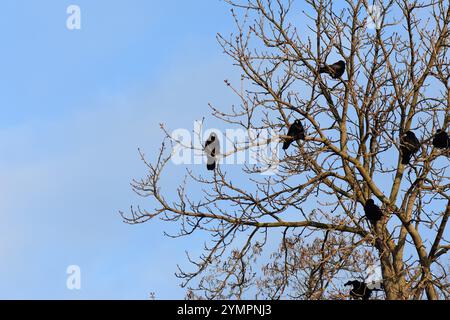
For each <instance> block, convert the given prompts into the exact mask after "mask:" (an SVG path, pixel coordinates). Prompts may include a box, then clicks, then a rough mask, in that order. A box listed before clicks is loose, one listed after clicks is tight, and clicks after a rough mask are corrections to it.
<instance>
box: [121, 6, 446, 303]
mask: <svg viewBox="0 0 450 320" xmlns="http://www.w3.org/2000/svg"><path fill="white" fill-rule="evenodd" d="M227 2H228V3H229V4H230V6H231V8H232V16H233V18H234V21H235V24H236V32H235V33H234V34H232V35H229V36H224V35H218V41H219V43H220V45H221V47H222V48H223V50H224V53H225V54H227V55H228V56H229V57H230V58H231V59H232V61H233V63H234V65H235V66H237V67H238V68H239V69H240V71H241V73H242V77H241V78H242V80H241V83H237V84H232V83H231V82H229V81H226V84H227V85H228V86H229V87H230V88H231V90H233V91H234V92H235V93H236V95H237V98H238V99H239V105H237V106H233V107H232V108H231V110H229V111H226V110H219V109H218V108H216V107H214V106H213V105H211V109H212V114H213V116H215V117H217V118H219V119H221V120H223V121H224V122H225V123H226V124H227V125H228V126H233V127H237V128H242V129H244V130H261V129H275V130H277V131H280V132H281V133H282V134H281V135H279V136H274V137H271V138H270V139H267V141H266V142H267V143H272V142H274V141H281V142H282V141H283V139H286V138H287V137H286V136H285V134H286V132H287V128H288V126H289V124H291V123H292V122H293V121H294V119H301V121H302V122H303V124H304V125H305V130H306V133H307V136H306V138H305V141H301V142H299V143H293V144H292V146H291V148H290V149H289V150H287V151H286V152H282V156H281V157H280V159H279V170H278V172H277V174H276V175H271V176H262V175H258V173H260V172H261V167H260V166H258V165H242V166H241V167H240V168H241V174H240V175H241V177H240V178H239V179H236V178H235V176H234V177H233V175H232V174H229V173H228V172H227V170H226V168H227V166H224V165H219V166H218V168H217V169H216V170H215V171H214V172H213V173H212V172H207V171H206V169H204V168H203V167H202V169H204V170H202V171H203V172H202V173H200V174H198V173H197V174H194V170H192V167H188V168H187V176H186V180H185V182H184V183H183V184H181V185H180V186H179V187H178V188H177V193H176V196H175V197H173V196H170V195H169V194H166V195H164V194H161V189H160V186H159V183H160V178H161V176H162V175H163V174H164V169H165V168H166V167H167V166H170V165H171V164H170V159H171V156H172V153H171V148H170V146H173V144H174V143H176V141H174V138H173V137H172V136H171V135H170V134H169V133H168V132H167V131H166V130H165V129H164V132H165V133H166V135H167V137H166V139H165V140H164V143H163V144H162V147H161V149H160V153H159V156H158V157H157V159H156V162H155V163H154V164H152V163H150V162H148V161H147V160H146V159H145V157H144V155H143V154H142V153H141V156H142V160H143V161H144V162H145V164H146V167H147V169H148V172H147V174H146V177H145V178H143V179H140V180H136V181H133V183H132V187H133V189H134V190H135V191H136V192H137V193H138V194H139V195H141V196H144V197H150V198H152V199H153V200H154V201H155V202H156V203H157V205H156V207H155V208H154V209H152V210H150V211H147V210H143V209H137V210H136V209H133V208H132V209H131V212H130V213H128V214H124V213H122V216H123V217H124V219H125V221H126V222H128V223H132V224H134V223H142V222H146V221H148V220H150V219H153V218H156V217H159V218H160V219H162V220H164V221H167V222H173V223H178V224H179V225H180V230H181V232H180V234H179V235H175V236H187V237H190V236H191V235H193V234H194V233H202V234H205V233H206V234H209V239H210V240H209V242H208V243H206V244H205V248H204V253H203V254H202V255H201V256H200V257H199V258H198V259H191V258H190V257H189V256H188V257H189V261H191V262H192V263H193V265H194V267H195V269H194V270H193V271H191V272H187V271H184V270H180V271H179V273H178V274H177V275H178V276H179V277H180V278H182V284H183V285H184V286H186V287H187V288H188V297H189V298H195V297H205V298H208V299H215V298H243V297H248V296H255V297H258V298H271V299H279V298H296V299H340V298H346V297H348V289H346V288H345V287H343V281H346V280H348V278H349V277H359V276H361V275H362V274H363V273H364V271H365V270H366V269H367V268H368V267H369V266H371V265H374V264H375V265H376V264H379V265H380V266H381V271H382V279H383V293H382V294H381V295H379V296H378V297H380V298H387V299H423V298H427V299H447V298H448V297H449V295H450V287H449V282H448V274H449V271H450V270H449V268H450V264H449V257H448V254H447V253H448V250H449V249H450V244H449V240H450V239H449V235H448V232H446V226H447V221H448V218H449V215H450V194H449V190H450V183H449V179H448V178H449V177H448V172H447V166H448V164H449V159H448V156H449V152H448V151H447V150H439V149H436V148H434V147H433V145H432V139H433V136H434V134H435V132H436V131H437V129H439V128H443V129H444V130H445V129H446V128H447V126H448V122H449V114H450V113H449V112H450V90H449V89H450V83H449V46H450V41H449V39H450V37H449V28H448V26H449V22H450V5H449V2H448V1H444V0H430V1H425V0H424V1H407V0H390V1H380V2H376V3H371V2H369V1H367V0H346V1H342V2H341V1H339V2H338V1H334V3H333V1H330V0H306V1H297V2H296V1H283V0H242V1H239V0H236V1H234V0H228V1H227ZM300 5H301V6H302V7H301V8H300ZM337 60H344V61H345V62H346V72H345V73H344V75H343V76H342V77H340V78H338V79H333V78H332V77H330V76H329V75H326V74H319V72H318V70H319V67H320V66H322V65H324V64H325V63H328V64H330V63H333V62H335V61H337ZM409 130H412V131H414V132H415V134H416V135H417V137H418V138H419V140H420V142H421V148H420V150H419V152H417V153H416V154H415V155H414V156H413V158H412V160H411V162H410V164H408V165H404V164H402V161H401V155H400V137H401V136H402V135H403V133H405V132H406V131H409ZM283 133H284V135H283ZM277 139H278V140H277ZM250 147H251V145H250V143H249V142H248V141H244V142H241V143H238V142H236V143H235V148H234V149H233V151H231V152H229V153H228V154H226V155H227V156H229V155H231V154H232V153H233V152H238V151H242V150H246V149H248V148H250ZM236 181H239V183H238V182H236ZM245 181H246V182H245ZM191 184H193V185H194V186H196V187H195V191H193V192H189V189H190V187H189V186H190V185H191ZM200 190H201V191H200ZM370 198H372V199H374V200H375V202H376V203H377V204H378V205H379V206H380V207H381V209H382V211H383V219H382V220H381V221H380V222H379V223H377V224H376V225H371V224H370V223H369V222H368V221H367V220H366V219H365V217H364V211H363V205H364V204H365V203H366V201H367V200H368V199H370ZM274 241H277V242H278V243H279V245H276V246H273V243H274ZM266 249H267V250H269V251H270V252H267V253H266Z"/></svg>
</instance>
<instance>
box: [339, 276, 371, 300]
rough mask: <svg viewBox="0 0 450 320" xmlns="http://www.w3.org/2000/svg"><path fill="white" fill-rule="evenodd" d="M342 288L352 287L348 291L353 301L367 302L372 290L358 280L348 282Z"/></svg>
mask: <svg viewBox="0 0 450 320" xmlns="http://www.w3.org/2000/svg"><path fill="white" fill-rule="evenodd" d="M344 286H353V289H351V290H350V297H352V298H353V299H362V300H369V298H370V296H371V295H372V290H371V289H369V288H368V287H367V285H366V284H365V283H364V282H361V281H358V280H353V281H349V282H347V283H346V284H345V285H344Z"/></svg>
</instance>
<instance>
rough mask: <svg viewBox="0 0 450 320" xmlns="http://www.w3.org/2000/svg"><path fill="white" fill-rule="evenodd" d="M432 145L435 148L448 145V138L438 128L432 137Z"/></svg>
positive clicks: (445, 147) (446, 147)
mask: <svg viewBox="0 0 450 320" xmlns="http://www.w3.org/2000/svg"><path fill="white" fill-rule="evenodd" d="M433 146H434V147H435V148H437V149H448V148H449V147H450V138H449V136H448V134H447V132H445V131H444V130H442V129H438V130H437V131H436V134H435V135H434V138H433Z"/></svg>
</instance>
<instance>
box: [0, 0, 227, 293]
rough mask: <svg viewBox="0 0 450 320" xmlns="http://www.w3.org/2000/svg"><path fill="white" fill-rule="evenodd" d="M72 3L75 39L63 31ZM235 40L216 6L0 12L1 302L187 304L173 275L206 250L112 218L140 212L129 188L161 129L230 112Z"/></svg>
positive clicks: (18, 7)
mask: <svg viewBox="0 0 450 320" xmlns="http://www.w3.org/2000/svg"><path fill="white" fill-rule="evenodd" d="M70 4H76V5H79V7H80V8H81V23H82V24H81V27H82V28H81V30H74V31H70V30H68V29H67V28H66V19H67V14H66V8H67V7H68V6H69V5H70ZM231 27H232V20H231V18H230V16H229V14H228V7H227V6H226V4H224V3H223V2H221V1H211V0H197V1H195V2H190V1H170V2H168V1H149V0H131V1H130V0H127V1H124V0H113V1H111V0H95V1H92V0H86V1H83V0H79V1H63V0H58V1H55V0H40V1H31V0H27V1H24V0H19V1H17V0H5V1H2V10H1V11H0V38H1V39H2V50H1V51H0V70H1V73H2V77H0V108H1V117H0V298H3V299H9V298H24V299H29V298H37V299H47V298H58V299H80V298H85V299H90V298H105V299H111V298H117V299H146V298H147V297H148V294H149V292H152V291H153V292H155V293H156V296H157V298H183V297H184V290H183V289H181V288H180V287H179V285H178V284H179V281H178V279H176V278H175V276H174V272H175V271H176V265H177V264H181V265H183V264H185V263H186V257H185V254H184V252H185V250H186V249H190V251H191V252H192V253H193V254H195V253H196V252H197V253H198V252H199V251H197V250H196V249H195V248H197V247H198V248H201V244H202V239H195V238H193V239H191V243H192V247H191V248H186V247H185V246H184V245H183V242H184V241H183V239H179V240H170V239H166V238H163V230H166V231H171V226H168V225H163V224H161V223H159V222H155V223H151V224H144V225H140V226H129V225H126V224H124V223H123V222H122V220H121V218H120V216H119V214H118V210H127V209H128V208H129V205H131V204H139V203H141V204H142V203H144V202H142V201H141V200H140V199H139V198H137V197H136V196H135V195H134V194H133V193H132V191H131V190H130V187H129V182H130V180H131V179H132V178H139V177H141V176H142V175H143V174H144V172H145V171H144V170H145V168H144V166H143V165H142V163H141V162H140V160H139V157H138V153H137V148H138V147H141V148H143V149H144V150H145V151H146V152H147V153H151V152H152V151H156V148H157V147H158V146H159V143H160V141H161V137H162V136H161V133H160V131H159V125H158V124H159V123H160V122H166V123H168V124H169V125H170V126H171V127H172V128H176V127H186V123H187V124H188V128H189V124H191V123H193V121H194V120H196V119H200V118H201V117H202V116H204V115H206V113H207V112H208V107H207V103H208V102H210V101H214V99H217V97H221V100H220V102H221V103H227V101H231V99H232V94H231V93H230V92H229V91H228V89H227V88H226V87H225V86H224V84H223V80H224V79H225V78H227V77H228V78H229V77H232V76H233V75H234V74H235V70H234V71H233V68H232V67H231V63H230V61H229V60H228V59H227V58H226V57H224V55H223V54H222V51H221V49H220V47H219V46H218V44H217V42H216V40H215V35H216V33H217V32H228V31H229V30H231ZM175 175H176V172H173V176H175ZM170 178H171V177H170V176H169V177H168V182H170ZM139 201H141V202H139ZM174 231H175V230H174ZM168 253H170V254H168ZM72 264H76V265H79V266H80V268H81V290H79V291H76V290H75V291H71V290H68V289H67V288H66V278H67V275H66V268H67V266H68V265H72Z"/></svg>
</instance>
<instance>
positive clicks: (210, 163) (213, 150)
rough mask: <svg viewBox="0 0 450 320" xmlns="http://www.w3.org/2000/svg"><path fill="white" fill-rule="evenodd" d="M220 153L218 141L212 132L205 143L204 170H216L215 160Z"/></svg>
mask: <svg viewBox="0 0 450 320" xmlns="http://www.w3.org/2000/svg"><path fill="white" fill-rule="evenodd" d="M219 152H220V145H219V139H217V136H216V134H215V133H214V132H213V133H211V135H210V136H209V138H208V140H206V143H205V153H206V158H207V161H206V168H207V169H208V170H211V171H212V170H214V169H215V168H216V158H217V155H218V154H219Z"/></svg>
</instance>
